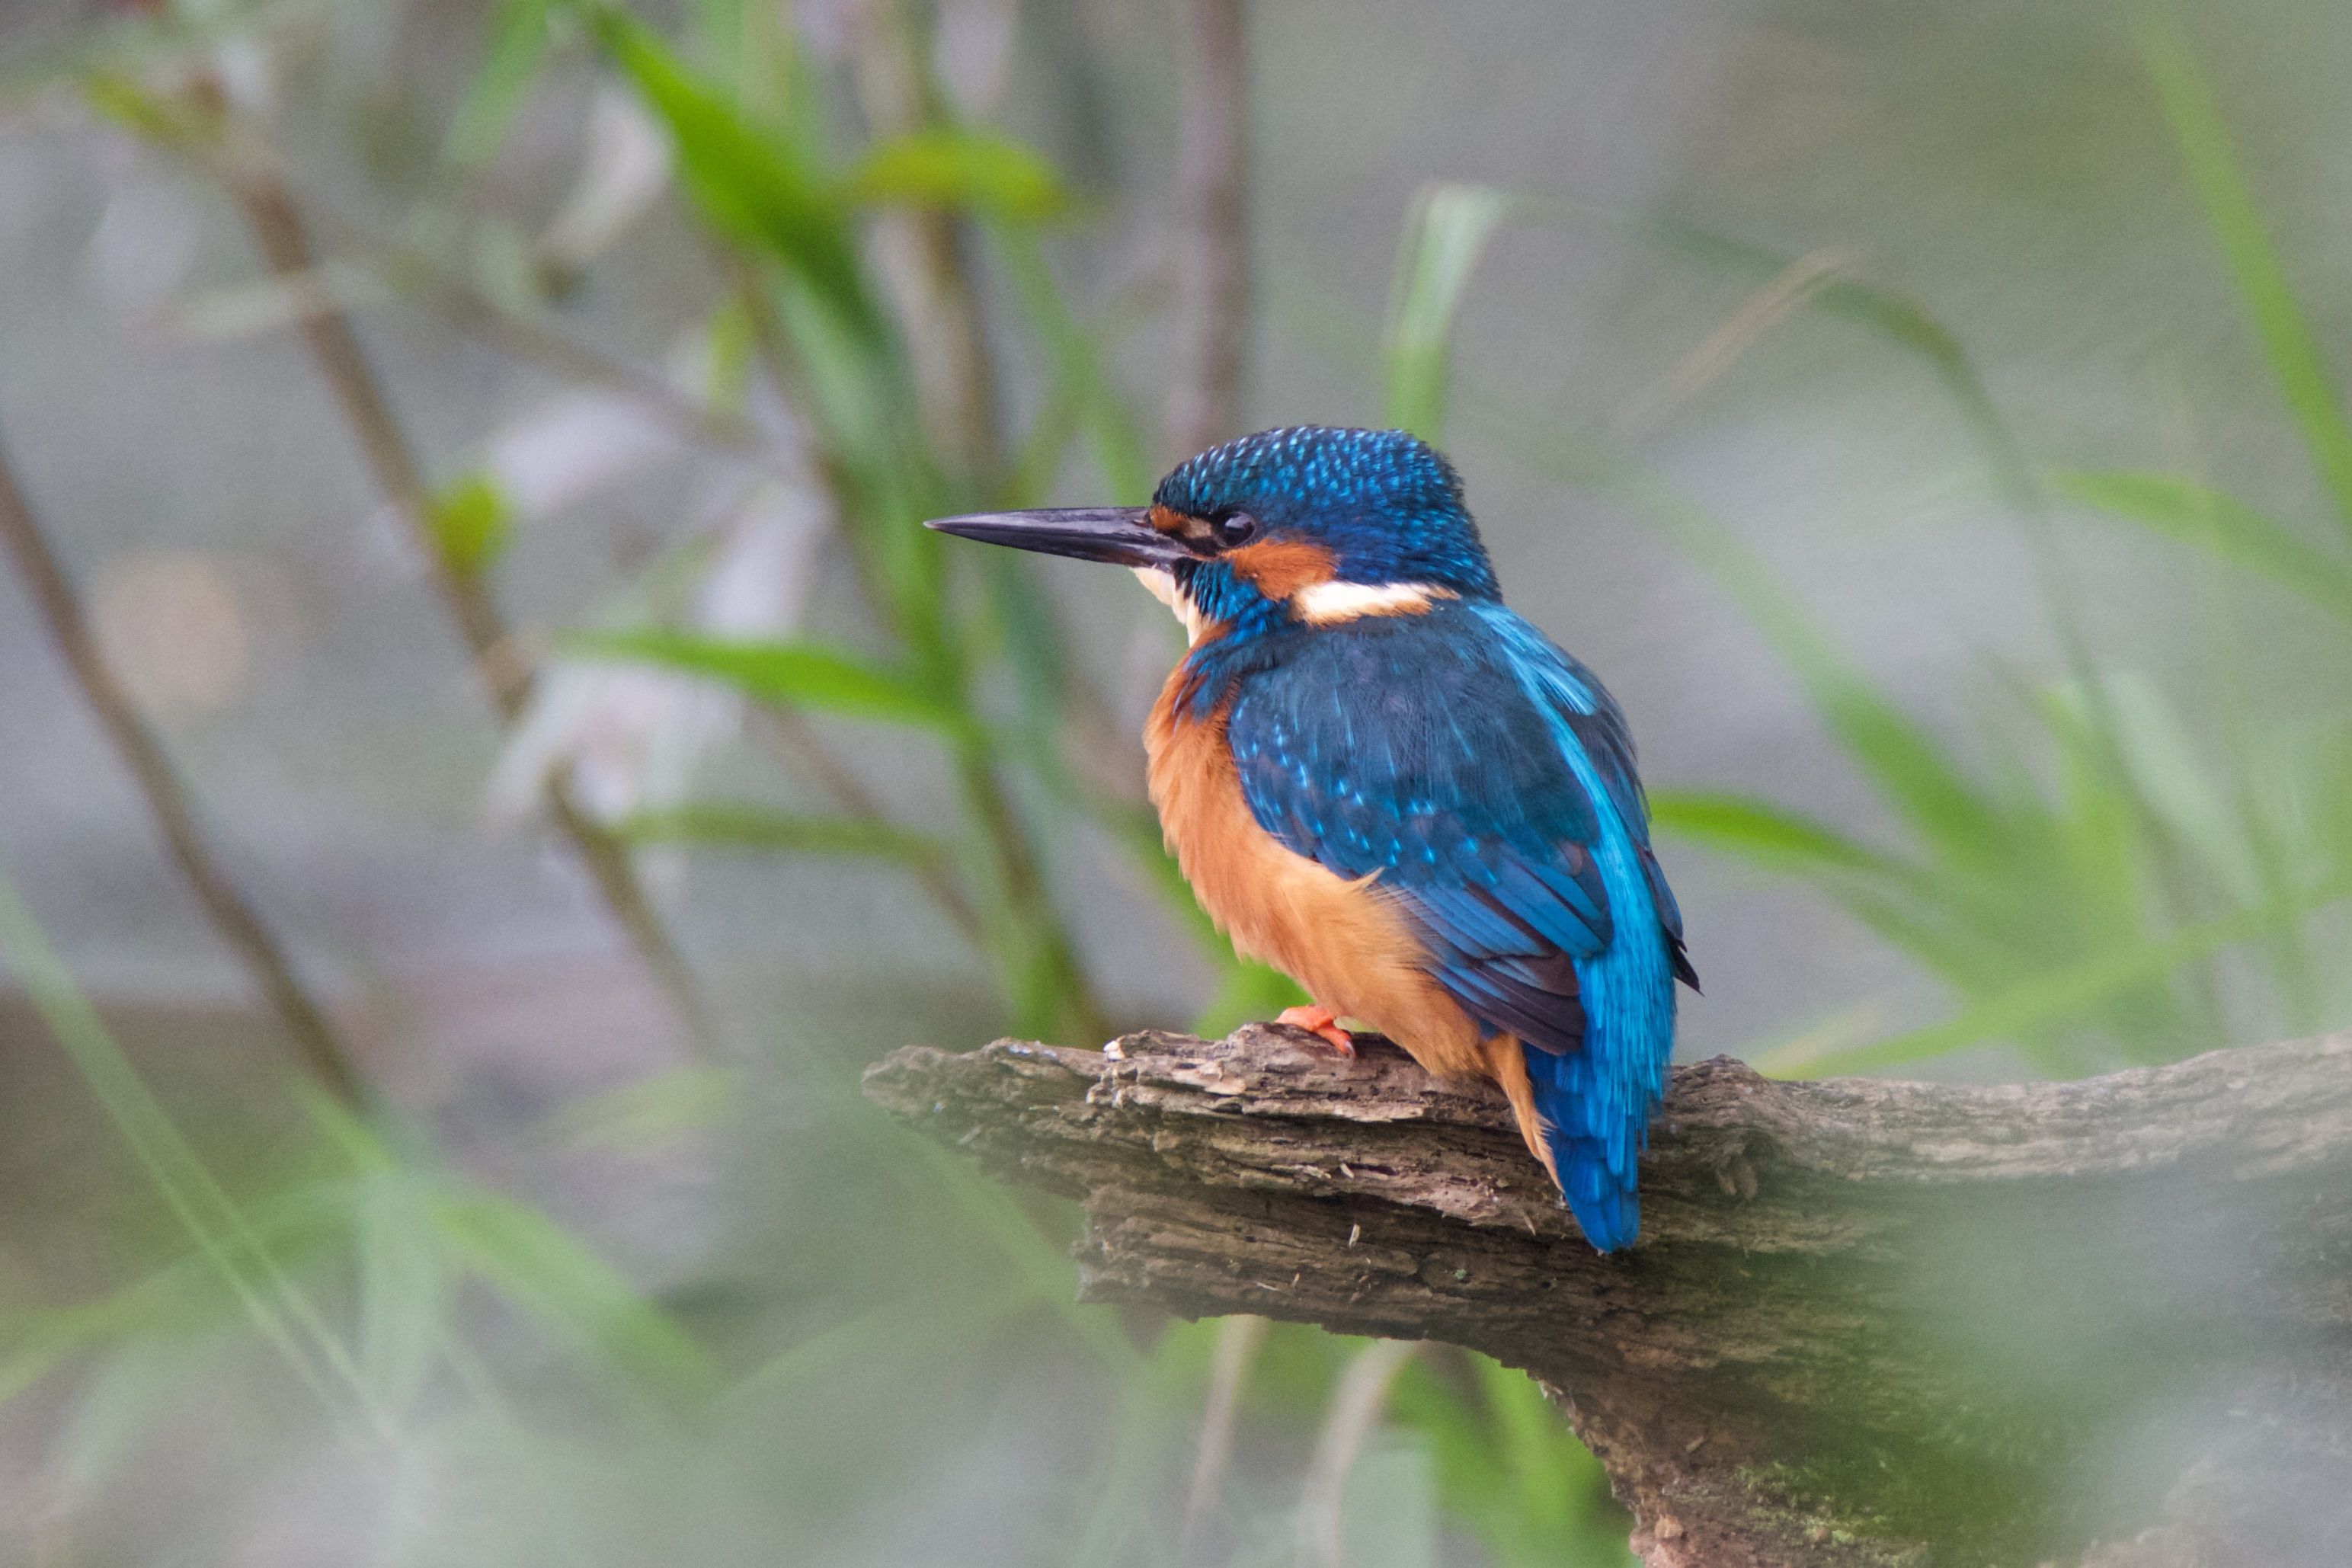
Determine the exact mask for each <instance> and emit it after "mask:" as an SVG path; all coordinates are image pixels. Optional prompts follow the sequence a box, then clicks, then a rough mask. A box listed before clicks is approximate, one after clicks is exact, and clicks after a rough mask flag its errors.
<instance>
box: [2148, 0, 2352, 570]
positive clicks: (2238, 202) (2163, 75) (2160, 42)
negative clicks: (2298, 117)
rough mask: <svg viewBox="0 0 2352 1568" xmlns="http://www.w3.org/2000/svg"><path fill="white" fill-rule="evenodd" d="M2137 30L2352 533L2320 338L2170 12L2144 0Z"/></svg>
mask: <svg viewBox="0 0 2352 1568" xmlns="http://www.w3.org/2000/svg"><path fill="white" fill-rule="evenodd" d="M2132 30H2133V33H2134V35H2135V37H2137V40H2138V43H2139V49H2140V58H2141V59H2142V60H2143V61H2144V62H2145V64H2146V66H2147V74H2148V79H2149V80H2151V81H2152V82H2154V83H2155V86H2156V91H2157V96H2158V99H2159V100H2161V101H2162V103H2163V106H2164V113H2165V117H2166V119H2168V121H2170V122H2171V125H2172V134H2173V138H2174V140H2175V141H2176V142H2178V143H2179V148H2180V155H2181V159H2182V161H2183V162H2184V163H2186V164H2187V165H2188V168H2189V183H2190V184H2193V185H2194V186H2195V187H2196V190H2197V198H2198V201H2199V202H2200V204H2201V205H2203V207H2204V209H2205V219H2206V222H2207V223H2208V224H2209V225H2210V226H2211V227H2212V230H2213V236H2214V237H2215V238H2216V239H2217V240H2219V241H2220V242H2221V253H2222V255H2223V257H2224V258H2226V259H2227V261H2228V263H2229V267H2230V274H2231V280H2232V281H2233V282H2234V283H2235V284H2236V285H2237V289H2238V297H2239V298H2240V299H2241V300H2243V301H2244V303H2245V307H2246V310H2247V313H2248V314H2249V315H2251V316H2252V318H2253V325H2254V331H2255V332H2256V333H2257V334H2258V335H2259V336H2260V337H2261V339H2262V342H2263V353H2265V354H2266V355H2267V356H2268V357H2269V359H2270V364H2271V374H2272V375H2273V377H2274V378H2275V379H2276V380H2277V382H2278V386H2279V392H2280V393H2281V395H2283V396H2284V398H2285V399H2286V405H2287V407H2288V409H2289V411H2290V412H2291V413H2292V414H2293V415H2294V422H2295V425H2296V426H2297V428H2298V429H2300V430H2301V431H2302V433H2303V441H2304V446H2305V448H2306V449H2307V450H2308V451H2309V452H2310V454H2311V462H2312V467H2313V468H2314V469H2315V471H2316V472H2317V474H2318V476H2319V479H2320V483H2321V484H2322V486H2323V487H2324V488H2325V489H2326V491H2327V494H2328V496H2329V498H2330V500H2332V501H2333V502H2334V504H2335V507H2336V515H2337V516H2338V518H2340V519H2341V520H2342V521H2343V523H2344V525H2345V527H2346V528H2347V529H2352V426H2347V424H2346V422H2345V418H2344V411H2343V408H2342V405H2340V404H2339V402H2338V401H2337V396H2336V384H2335V381H2334V379H2333V378H2332V377H2331V376H2330V375H2329V374H2328V372H2327V363H2326V360H2325V359H2324V358H2323V357H2322V356H2321V354H2320V351H2319V343H2318V340H2317V339H2316V338H2315V337H2314V336H2313V334H2312V331H2311V323H2310V322H2309V321H2307V320H2305V316H2304V313H2303V307H2302V305H2301V304H2300V303H2299V302H2297V300H2296V299H2295V297H2294V289H2293V288H2292V287H2290V286H2289V284H2288V282H2287V279H2286V269H2285V268H2284V266H2282V265H2281V264H2280V261H2279V257H2278V252H2277V250H2276V249H2275V247H2273V245H2272V244H2271V239H2270V236H2269V234H2268V233H2267V232H2266V231H2265V230H2264V227H2263V218H2262V213H2261V210H2260V209H2259V208H2258V207H2257V206H2256V205H2255V204H2254V197H2253V193H2252V190H2251V189H2250V188H2249V186H2248V185H2247V184H2246V176H2245V172H2244V170H2243V169H2242V168H2241V167H2240V166H2239V163H2238V156H2237V153H2236V151H2235V150H2234V149H2233V148H2232V147H2231V144H2230V132H2229V129H2228V127H2227V126H2226V125H2225V124H2223V122H2222V119H2221V109H2220V107H2219V106H2218V105H2217V104H2216V103H2215V102H2214V100H2213V90H2212V88H2211V86H2210V84H2209V83H2208V82H2207V81H2206V79H2205V74H2204V72H2203V70H2202V69H2200V68H2199V66H2198V64H2197V58H2196V55H2195V54H2194V52H2193V51H2192V50H2191V49H2190V47H2189V39H2188V37H2187V35H2186V34H2185V33H2184V32H2183V31H2182V29H2181V26H2180V23H2179V20H2178V19H2177V18H2176V17H2175V16H2173V14H2172V12H2171V11H2170V9H2169V8H2168V7H2167V6H2166V5H2162V4H2158V3H2148V0H2143V3H2141V4H2139V5H2136V6H2135V15H2134V17H2133V28H2132Z"/></svg>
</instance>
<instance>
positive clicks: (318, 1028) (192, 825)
mask: <svg viewBox="0 0 2352 1568" xmlns="http://www.w3.org/2000/svg"><path fill="white" fill-rule="evenodd" d="M0 539H5V540H6V542H7V545H8V552H9V555H10V556H11V558H12V559H14V561H15V562H16V573H17V575H18V576H19V577H20V578H21V579H22V580H23V582H24V584H25V591H26V594H27V595H29V596H30V597H31V599H32V601H33V604H34V606H35V607H36V608H37V610H38V611H39V612H40V615H41V619H42V622H43V624H44V625H45V626H47V629H48V634H49V639H50V641H52V642H54V643H55V644H56V645H57V647H58V653H59V655H60V656H62V657H63V658H64V659H65V661H66V665H67V668H69V669H70V670H71V671H72V672H73V678H74V680H75V682H76V684H78V685H79V687H80V688H81V693H82V698H83V700H85V701H87V702H88V703H89V708H90V711H91V712H92V713H93V714H95V715H96V716H97V719H98V721H99V724H100V727H102V728H103V729H104V730H105V731H106V733H107V738H108V739H109V740H110V741H111V742H113V743H114V749H115V750H116V751H117V752H120V753H121V756H122V761H123V763H124V765H125V766H127V767H128V768H129V769H130V770H131V777H132V779H133V780H134V781H136V783H137V784H138V786H139V793H140V795H142V796H143V797H144V798H145V800H146V802H147V810H148V812H149V814H150V815H151V816H153V818H154V819H155V827H156V830H157V831H158V832H159V833H161V834H162V835H163V844H164V847H166V848H168V849H169V850H170V851H171V855H172V858H173V861H174V862H176V863H177V864H178V866H179V868H180V874H181V875H182V876H183V877H184V878H186V879H187V882H188V886H189V888H190V889H191V890H192V891H194V894H195V896H196V902H197V904H198V905H200V906H201V907H202V908H203V910H204V911H205V918H206V919H207V920H209V921H211V922H212V924H213V929H214V930H215V931H218V932H219V933H220V936H221V940H222V941H224V942H227V943H228V945H229V946H230V947H231V948H232V949H233V950H235V952H236V955H237V957H238V959H239V960H240V961H241V962H242V963H244V964H245V967H246V970H247V973H249V974H251V975H252V977H253V981H254V984H256V985H257V986H258V987H259V988H260V990H261V994H262V995H263V996H264V997H266V998H268V1003H269V1005H270V1007H271V1009H272V1010H273V1011H275V1012H276V1013H277V1015H278V1021H279V1022H280V1023H281V1024H283V1025H284V1026H285V1027H286V1032H287V1034H288V1036H289V1037H291V1039H292V1040H293V1042H294V1048H295V1050H296V1051H297V1052H298V1053H299V1055H300V1056H301V1058H302V1060H303V1063H304V1065H306V1066H307V1067H308V1068H310V1071H311V1073H312V1074H313V1075H314V1076H315V1077H316V1078H317V1079H319V1081H320V1084H321V1085H323V1086H324V1087H325V1088H326V1089H327V1091H328V1092H329V1093H331V1094H332V1095H333V1096H335V1098H336V1099H338V1100H341V1101H342V1102H343V1103H344V1104H346V1105H348V1106H351V1107H353V1108H354V1109H358V1108H361V1107H363V1106H365V1105H366V1103H367V1101H368V1092H367V1089H366V1085H365V1082H364V1080H363V1079H362V1077H361V1074H360V1071H359V1068H358V1066H357V1065H356V1064H355V1063H354V1061H353V1059H352V1054H351V1052H350V1051H349V1050H348V1049H347V1048H345V1047H344V1045H343V1043H342V1041H341V1038H340V1037H338V1036H337V1034H336V1033H335V1029H334V1026H332V1025H331V1024H330V1023H328V1021H327V1016H326V1012H325V1010H324V1009H323V1008H321V1007H320V1005H318V1004H317V1003H316V1002H315V1001H313V1000H312V999H311V996H310V993H309V992H308V991H307V990H305V989H304V988H303V985H302V982H301V980H300V979H299V977H298V976H297V975H296V974H295V973H294V964H293V963H292V961H291V960H290V959H289V958H288V957H287V955H286V952H285V951H284V949H282V948H280V947H279V946H278V940H277V938H276V937H275V936H273V935H272V934H271V933H270V931H269V927H268V924H267V923H266V922H265V921H263V920H262V918H261V914H260V911H258V910H256V909H255V908H254V907H253V905H252V904H251V903H250V902H249V901H248V900H247V899H246V897H245V895H244V893H243V892H241V891H240V890H239V889H238V888H237V886H236V882H235V881H234V880H233V879H231V878H230V877H229V874H228V872H227V871H226V868H223V867H222V865H221V863H220V861H219V859H218V858H216V857H215V855H214V853H213V851H212V847H211V846H210V845H209V844H208V843H206V841H205V832H204V829H203V827H202V826H200V825H199V824H198V822H197V819H196V808H195V804H194V801H193V800H191V799H190V797H189V794H188V788H187V785H186V784H185V783H184V781H183V780H182V779H181V777H180V775H179V773H178V772H177V771H176V770H175V769H174V768H173V766H172V760H171V758H170V757H169V756H168V755H167V754H166V753H165V752H164V750H163V742H162V741H160V740H158V739H157V738H156V735H155V732H154V731H152V730H151V729H150V728H148V726H147V722H146V721H145V720H144V719H142V717H140V714H139V710H138V707H137V705H136V704H135V703H133V702H132V701H131V695H130V693H129V692H127V691H125V690H124V689H123V688H122V685H121V682H120V681H118V680H117V679H115V677H114V672H113V670H112V669H111V668H109V667H108V665H107V662H106V658H105V656H104V655H103V654H102V653H101V652H100V648H99V646H98V638H97V636H96V635H95V633H94V632H93V631H92V629H91V627H90V624H89V616H88V615H87V614H85V613H84V611H83V609H82V605H81V599H80V597H79V595H77V594H76V593H75V591H74V586H73V583H72V580H71V579H69V578H68V576H67V575H66V573H65V568H64V566H63V565H62V564H61V563H59V562H58V558H57V554H56V552H54V551H52V550H51V549H50V548H49V543H48V540H47V536H46V535H45V534H44V533H43V532H42V531H41V527H40V522H39V520H38V519H37V517H36V516H35V515H34V512H33V507H32V501H31V500H30V499H29V498H28V497H27V496H26V493H25V489H24V486H23V485H22V484H21V483H20V482H19V481H18V479H17V478H16V468H15V465H14V464H13V463H12V462H11V460H10V458H9V455H8V451H7V447H6V444H5V438H0Z"/></svg>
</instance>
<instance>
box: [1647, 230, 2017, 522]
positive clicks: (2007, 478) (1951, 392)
mask: <svg viewBox="0 0 2352 1568" xmlns="http://www.w3.org/2000/svg"><path fill="white" fill-rule="evenodd" d="M1633 221H1634V222H1635V223H1637V224H1638V226H1640V228H1641V229H1642V230H1643V232H1644V233H1646V234H1648V235H1650V236H1651V237H1654V238H1655V239H1656V240H1658V241H1659V242H1660V243H1662V244H1664V245H1665V246H1667V247H1670V248H1673V249H1675V250H1678V251H1681V252H1683V253H1684V254H1685V255H1687V256H1690V257H1692V258H1695V259H1696V260H1699V261H1702V262H1706V263H1707V264H1709V265H1713V266H1717V267H1723V268H1729V269H1733V270H1736V271H1738V272H1740V273H1742V274H1744V275H1746V276H1748V277H1750V278H1753V279H1757V280H1758V281H1759V282H1763V281H1767V280H1769V279H1774V278H1778V277H1782V276H1785V275H1787V274H1788V273H1790V271H1792V270H1793V269H1796V268H1800V267H1801V265H1802V264H1803V260H1804V258H1801V257H1798V256H1792V255H1790V254H1789V253H1788V252H1785V251H1781V250H1778V249H1775V248H1773V247H1770V246H1764V245H1758V244H1755V243H1754V242H1752V241H1749V240H1746V239H1740V238H1738V237H1733V236H1729V235H1726V234H1722V233H1718V232H1717V231H1716V230H1713V229H1708V228H1703V227H1700V226H1696V225H1693V224H1688V223H1684V222H1681V221H1679V220H1672V219H1669V220H1665V221H1653V220H1650V219H1647V218H1642V219H1635V220H1633ZM1800 304H1801V305H1802V306H1803V307H1804V308H1806V309H1809V310H1819V311H1821V312H1822V313H1823V314H1825V315H1829V316H1833V317H1837V318H1839V319H1841V320H1843V321H1850V322H1853V324H1854V325H1856V326H1859V327H1861V328H1863V329H1864V331H1869V332H1871V333H1873V334H1874V335H1875V336H1877V337H1879V338H1881V339H1883V340H1884V341H1885V342H1888V343H1890V344H1892V345H1894V346H1895V347H1896V348H1898V349H1900V350H1902V351H1903V352H1905V353H1909V354H1912V355H1914V356H1916V358H1918V359H1920V360H1921V361H1923V362H1925V363H1926V364H1927V367H1928V369H1929V370H1930V371H1931V372H1932V373H1933V374H1934V375H1935V377H1936V379H1937V381H1938V382H1940V383H1941V384H1942V385H1943V388H1944V392H1945V395H1946V396H1948V398H1950V399H1951V401H1952V404H1953V405H1954V407H1955V408H1956V409H1957V410H1958V413H1959V416H1960V418H1961V420H1962V421H1963V422H1964V423H1965V424H1966V425H1967V426H1968V429H1969V435H1970V436H1971V437H1973V438H1974V439H1975V441H1976V444H1977V447H1978V450H1979V453H1981V454H1982V456H1983V458H1984V461H1985V465H1986V467H1987V468H1988V469H1989V470H1990V473H1991V476H1992V478H1993V479H1994V481H1995V482H1996V483H1997V484H1998V485H1999V486H2000V489H2001V492H2002V494H2003V495H2005V496H2006V497H2007V498H2008V499H2009V501H2010V503H2011V505H2012V506H2015V507H2016V508H2017V509H2018V510H2020V511H2021V512H2023V513H2026V514H2029V515H2031V514H2034V513H2037V512H2039V511H2040V510H2042V483H2041V479H2040V477H2039V476H2038V475H2037V473H2036V472H2035V470H2034V468H2033V465H2032V463H2031V462H2030V461H2028V460H2027V458H2026V456H2025V448H2024V446H2023V444H2022V443H2021V442H2020V441H2019V440H2018V438H2017V433H2016V431H2015V430H2014V429H2012V428H2011V426H2010V423H2009V421H2008V420H2007V419H2006V418H2004V417H2003V416H2002V415H2001V412H2000V405H1999V404H1997V403H1995V402H1994V401H1993V398H1992V394H1991V393H1990V391H1989V390H1988V389H1987V388H1986V386H1985V384H1984V377H1983V376H1982V375H1981V374H1979V372H1978V370H1977V367H1976V363H1975V361H1974V360H1972V359H1971V358H1970V357H1969V353H1968V351H1967V349H1966V347H1965V346H1964V345H1963V344H1962V343H1961V342H1960V340H1959V338H1958V335H1957V334H1956V333H1954V332H1953V331H1952V330H1951V329H1950V328H1949V327H1947V326H1946V325H1944V323H1943V322H1942V321H1940V320H1939V319H1938V318H1937V316H1936V314H1935V312H1934V311H1932V310H1928V309H1927V306H1925V305H1924V304H1922V303H1920V302H1919V301H1918V300H1916V299H1914V298H1912V297H1911V296H1910V295H1908V294H1906V293H1904V292H1903V291H1901V290H1900V289H1894V288H1890V287H1888V286H1887V285H1885V284H1884V283H1881V282H1878V281H1876V280H1874V279H1871V278H1870V277H1868V276H1866V275H1865V274H1864V273H1863V272H1862V271H1860V270H1858V263H1857V262H1855V261H1853V260H1850V259H1849V260H1846V261H1843V263H1842V264H1841V265H1839V266H1838V267H1837V268H1836V269H1835V270H1834V271H1833V272H1832V274H1831V275H1830V276H1829V277H1827V278H1825V279H1823V281H1822V284H1821V286H1820V287H1819V288H1817V289H1811V290H1810V291H1808V292H1807V293H1806V294H1805V295H1804V296H1803V297H1802V299H1801V300H1800Z"/></svg>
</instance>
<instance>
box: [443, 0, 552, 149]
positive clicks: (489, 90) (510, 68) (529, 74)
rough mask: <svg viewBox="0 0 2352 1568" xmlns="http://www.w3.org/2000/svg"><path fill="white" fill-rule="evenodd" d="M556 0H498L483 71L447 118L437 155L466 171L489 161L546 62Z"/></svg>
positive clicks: (491, 17)
mask: <svg viewBox="0 0 2352 1568" xmlns="http://www.w3.org/2000/svg"><path fill="white" fill-rule="evenodd" d="M553 10H554V0H499V6H498V8H497V9H496V10H494V11H493V12H491V14H490V19H489V29H488V30H489V43H488V47H486V48H485V49H484V50H483V54H482V65H481V68H480V69H479V70H478V71H476V72H475V73H474V79H473V82H472V84H471V85H470V86H468V87H467V89H466V96H465V99H464V100H463V101H461V102H460V103H459V104H458V105H457V113H456V114H455V115H454V116H452V117H451V119H450V121H449V131H448V134H447V135H446V137H445V138H444V139H443V141H442V143H441V155H442V157H443V158H445V159H446V160H447V161H448V162H450V163H456V164H458V165H460V166H461V167H465V168H475V167H478V166H479V165H481V164H483V163H488V162H489V160H490V157H491V155H492V154H493V153H497V151H498V150H499V143H500V142H503V141H505V140H506V132H507V126H508V125H509V123H511V122H512V121H513V120H514V116H515V111H516V110H518V109H520V108H521V106H522V102H523V100H524V99H525V98H526V97H528V96H529V95H530V88H531V84H532V83H533V82H535V81H537V80H538V79H539V73H540V69H541V67H542V66H543V65H544V64H545V63H546V60H547V43H548V21H549V18H550V16H551V13H552V12H553Z"/></svg>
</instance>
